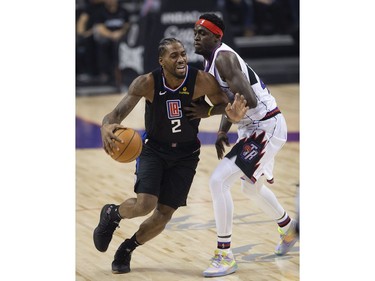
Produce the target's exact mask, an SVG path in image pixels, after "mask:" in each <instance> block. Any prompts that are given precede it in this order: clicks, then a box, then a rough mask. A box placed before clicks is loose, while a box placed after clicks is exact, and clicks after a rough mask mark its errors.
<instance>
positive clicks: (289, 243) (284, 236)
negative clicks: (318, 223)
mask: <svg viewBox="0 0 375 281" xmlns="http://www.w3.org/2000/svg"><path fill="white" fill-rule="evenodd" d="M296 226H297V225H296V221H294V220H293V221H292V222H291V225H290V227H289V229H288V231H286V232H283V231H282V230H281V228H280V227H279V229H278V230H279V233H280V238H281V241H280V242H279V244H278V245H277V246H276V249H275V254H276V255H278V256H282V255H285V254H286V253H288V252H289V251H290V249H291V248H292V247H293V246H294V244H296V242H297V241H298V234H297V232H296Z"/></svg>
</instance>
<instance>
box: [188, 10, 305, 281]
mask: <svg viewBox="0 0 375 281" xmlns="http://www.w3.org/2000/svg"><path fill="white" fill-rule="evenodd" d="M224 29H225V26H224V22H223V21H222V19H221V18H219V17H218V16H216V15H215V14H203V15H201V16H200V18H199V20H198V21H197V22H196V24H195V28H194V46H195V52H196V53H197V54H200V55H202V56H203V57H204V59H205V71H206V72H209V73H211V74H212V75H213V76H214V77H215V78H216V80H217V81H218V82H219V84H220V86H221V88H222V89H223V90H224V91H225V92H226V93H227V95H228V97H229V98H230V99H232V98H233V96H234V94H233V93H236V92H239V93H241V94H242V95H243V96H245V98H246V100H247V105H248V106H249V110H248V111H247V113H246V114H245V117H244V118H243V119H242V120H241V121H240V122H239V123H238V124H237V125H238V140H237V142H236V144H235V145H234V146H233V148H232V149H231V151H230V152H229V153H228V154H227V155H225V157H224V158H223V156H224V152H225V150H224V144H226V145H227V146H229V141H228V137H227V132H228V131H229V129H230V127H231V124H232V123H230V122H228V120H226V118H225V116H224V115H223V117H222V121H221V123H220V128H219V131H218V136H217V141H216V144H215V146H216V150H217V156H218V158H219V159H222V158H223V159H222V160H221V161H220V163H219V165H218V166H217V167H216V169H215V170H214V172H213V173H212V175H211V178H210V183H209V186H210V191H211V195H212V201H213V208H214V214H215V221H216V229H217V249H216V250H215V253H214V257H213V258H212V259H211V264H210V266H209V267H208V268H207V269H206V270H205V271H204V272H203V275H204V276H205V277H212V276H224V275H227V274H231V273H233V272H235V271H236V270H237V264H236V261H235V259H234V256H233V253H232V251H231V235H232V224H233V200H232V196H231V191H230V188H231V186H232V184H233V183H234V181H236V180H239V179H240V180H241V187H242V190H243V192H244V193H245V194H246V195H247V196H248V197H249V198H251V199H252V201H253V202H254V203H255V204H256V205H257V206H258V207H259V208H260V209H262V210H263V211H264V212H265V213H266V214H267V215H268V216H269V217H270V218H271V219H273V220H274V221H275V222H276V224H277V225H276V226H278V230H279V232H280V237H281V240H280V242H279V243H278V245H277V246H276V249H275V253H276V255H285V254H286V253H287V252H288V251H289V250H290V249H291V248H292V247H293V245H294V244H295V243H296V242H297V240H298V235H297V234H296V231H295V229H296V221H295V220H293V219H292V218H290V217H289V215H288V213H287V212H286V211H285V210H284V208H283V207H282V206H281V205H280V203H279V202H278V200H277V198H276V196H275V195H274V193H273V192H272V191H271V190H270V189H269V188H268V187H267V186H266V184H265V183H268V184H272V183H273V180H274V179H273V174H272V170H273V165H274V157H275V155H276V154H277V152H278V151H279V150H280V149H281V148H282V146H283V145H284V144H285V142H286V140H287V125H286V122H285V119H284V116H283V115H282V113H281V112H280V110H279V109H278V107H277V104H276V101H275V98H274V97H273V96H272V95H271V93H270V92H269V90H268V89H267V87H266V85H265V84H264V83H263V82H262V80H260V78H259V77H258V75H257V74H256V73H255V72H254V71H253V70H252V69H251V68H250V67H249V66H248V65H247V64H246V63H245V61H244V60H243V59H242V58H241V57H240V56H239V55H238V54H237V53H236V52H235V51H234V50H233V49H232V48H230V47H229V46H228V45H226V44H225V43H223V42H221V38H222V36H223V32H224ZM212 108H213V107H212V106H210V105H209V104H208V103H201V104H196V106H193V107H189V108H188V109H189V110H190V111H191V113H190V117H191V118H204V117H208V116H209V115H210V112H211V111H212Z"/></svg>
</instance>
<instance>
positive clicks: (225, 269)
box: [203, 249, 238, 277]
mask: <svg viewBox="0 0 375 281" xmlns="http://www.w3.org/2000/svg"><path fill="white" fill-rule="evenodd" d="M237 268H238V266H237V263H236V261H235V259H234V256H233V253H232V251H231V250H220V249H216V250H215V255H214V256H213V258H211V265H210V266H209V267H208V268H207V269H206V270H205V271H203V276H204V277H216V276H224V275H228V274H231V273H234V272H235V271H236V270H237Z"/></svg>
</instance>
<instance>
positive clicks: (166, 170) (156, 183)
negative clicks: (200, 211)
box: [134, 141, 200, 209]
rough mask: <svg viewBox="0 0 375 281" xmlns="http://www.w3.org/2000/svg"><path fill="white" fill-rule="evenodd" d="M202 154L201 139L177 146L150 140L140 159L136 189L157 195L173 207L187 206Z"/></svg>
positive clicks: (136, 191) (161, 202)
mask: <svg viewBox="0 0 375 281" xmlns="http://www.w3.org/2000/svg"><path fill="white" fill-rule="evenodd" d="M199 154H200V143H199V141H197V142H192V143H187V144H184V145H177V147H171V146H170V145H169V146H168V145H164V144H160V143H157V142H154V141H148V142H147V143H146V144H144V145H143V150H142V153H141V155H140V156H139V158H138V160H137V167H136V176H137V180H136V183H135V186H134V191H135V193H147V194H152V195H155V196H157V197H158V198H159V200H158V202H159V203H160V204H163V205H167V206H169V207H172V208H174V209H177V208H178V207H180V206H186V199H187V196H188V194H189V191H190V187H191V184H192V182H193V178H194V176H195V173H196V168H197V166H198V162H199Z"/></svg>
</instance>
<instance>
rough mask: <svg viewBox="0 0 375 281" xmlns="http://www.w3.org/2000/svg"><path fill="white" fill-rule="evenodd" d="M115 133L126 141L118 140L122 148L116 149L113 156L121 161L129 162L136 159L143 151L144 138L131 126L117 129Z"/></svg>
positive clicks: (118, 144)
mask: <svg viewBox="0 0 375 281" xmlns="http://www.w3.org/2000/svg"><path fill="white" fill-rule="evenodd" d="M115 135H116V136H118V137H119V138H120V139H122V140H123V141H124V143H121V142H118V141H116V144H117V146H118V147H119V149H120V150H115V151H114V152H113V155H111V157H112V158H113V159H114V160H116V161H118V162H121V163H129V162H132V161H134V160H135V159H136V158H137V157H138V156H139V154H141V151H142V138H141V136H140V135H139V134H138V133H137V132H136V131H134V130H133V129H131V128H126V129H117V130H116V131H115Z"/></svg>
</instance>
